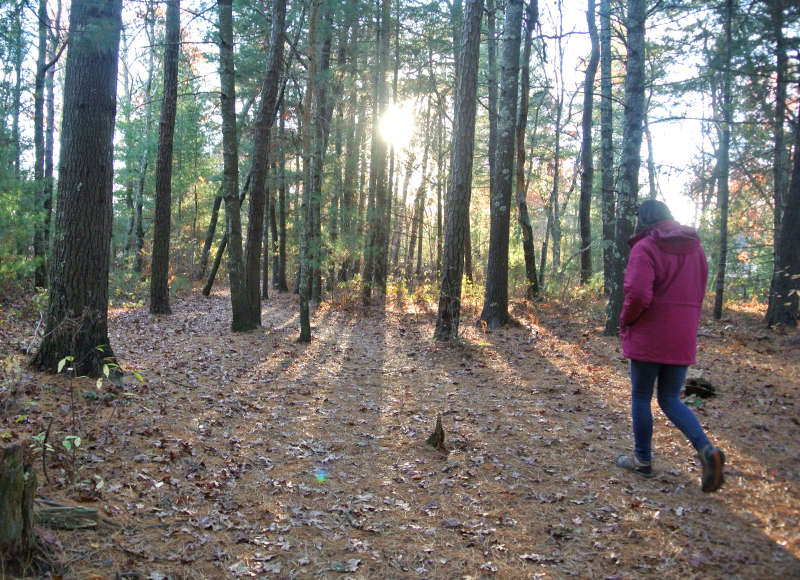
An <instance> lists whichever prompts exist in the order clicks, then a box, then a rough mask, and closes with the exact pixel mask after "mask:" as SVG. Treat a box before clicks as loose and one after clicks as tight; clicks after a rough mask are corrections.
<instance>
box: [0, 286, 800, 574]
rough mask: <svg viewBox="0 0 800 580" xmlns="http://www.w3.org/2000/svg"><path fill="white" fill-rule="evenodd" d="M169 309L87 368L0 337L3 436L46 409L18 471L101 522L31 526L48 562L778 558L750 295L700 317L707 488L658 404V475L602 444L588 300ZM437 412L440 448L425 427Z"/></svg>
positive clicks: (594, 567)
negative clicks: (233, 313)
mask: <svg viewBox="0 0 800 580" xmlns="http://www.w3.org/2000/svg"><path fill="white" fill-rule="evenodd" d="M173 311H174V314H173V315H172V316H170V317H153V316H150V315H149V314H148V313H147V312H146V311H145V310H142V309H136V310H119V311H115V312H113V313H112V319H111V331H112V337H111V338H112V346H113V347H114V349H115V352H116V354H117V356H118V357H119V359H120V361H122V364H123V367H124V369H126V370H127V371H137V372H138V373H140V374H141V375H142V377H143V379H144V382H143V383H139V382H138V381H137V380H136V379H135V378H134V377H133V376H132V374H131V373H130V372H129V373H128V374H127V375H126V377H125V380H124V383H123V384H122V385H120V386H114V387H112V386H111V385H110V383H106V384H104V385H103V386H102V387H101V389H100V390H99V391H98V390H97V387H96V386H95V382H94V381H90V380H88V379H79V378H75V379H71V380H70V379H69V378H68V377H66V376H50V375H43V374H38V373H33V372H31V371H29V370H28V369H26V368H25V367H24V361H23V357H22V355H20V354H17V355H15V356H12V357H9V358H7V360H6V370H5V371H3V372H4V373H5V374H3V375H2V377H3V382H2V386H0V389H2V391H0V396H2V401H1V402H2V405H3V407H2V408H3V416H2V423H0V437H2V439H3V442H14V441H22V442H25V443H26V444H27V442H28V441H30V437H31V436H32V435H37V434H39V433H42V432H45V431H46V429H47V427H48V425H50V435H49V442H50V444H51V445H52V446H53V450H52V451H49V452H48V453H47V454H46V455H45V465H46V467H47V471H48V474H47V475H48V476H49V479H50V481H49V483H48V482H47V481H46V478H45V475H44V473H42V471H43V469H42V463H41V454H37V455H36V458H35V462H36V463H35V465H36V468H37V470H38V476H39V480H40V482H42V485H41V486H40V489H39V495H40V496H41V497H43V498H48V499H51V500H57V501H59V502H62V503H67V504H81V505H85V506H90V507H96V508H98V509H99V511H100V513H101V514H102V515H104V516H105V517H107V518H108V519H110V520H112V521H113V522H114V523H115V524H116V526H108V525H102V526H101V527H100V528H99V529H96V530H92V529H89V530H77V531H59V532H55V533H53V532H43V533H42V537H43V539H44V540H46V541H48V542H49V544H50V545H52V546H54V551H55V552H59V553H60V555H59V556H57V557H56V562H55V564H56V566H55V568H54V570H53V576H54V577H55V576H62V577H66V578H114V577H117V578H129V579H132V578H141V579H144V578H152V579H161V578H237V577H254V576H257V577H266V578H269V577H275V578H341V577H352V578H486V577H491V576H497V577H499V578H565V577H580V578H664V577H667V578H708V577H713V578H729V577H740V578H776V577H787V578H788V577H797V576H800V515H798V514H800V443H798V442H800V425H798V411H800V401H798V393H800V388H798V387H800V382H799V381H798V376H799V375H800V353H798V349H797V347H796V346H792V344H791V337H790V336H782V335H780V334H776V333H773V332H770V331H767V330H765V329H763V327H762V326H761V323H760V319H759V316H760V315H759V313H758V312H747V311H742V312H731V313H730V318H729V319H728V320H725V321H722V322H712V321H710V320H708V319H704V321H703V324H702V328H701V333H700V334H701V337H700V346H699V353H698V365H697V369H698V370H700V371H702V373H703V377H704V378H705V379H706V380H709V381H710V382H711V383H713V384H714V385H715V386H716V387H717V391H718V396H717V397H715V398H713V399H709V400H707V401H705V402H703V404H702V406H701V407H699V408H698V409H697V410H696V412H697V413H698V415H699V417H700V419H701V422H702V423H703V424H704V426H706V427H707V429H708V431H709V435H710V437H711V439H712V441H714V442H715V443H716V444H718V445H719V446H720V447H722V448H723V449H724V450H725V453H726V455H727V458H728V465H727V467H726V484H725V486H724V487H723V489H722V490H721V491H720V492H718V493H716V494H711V495H708V494H703V493H702V492H701V491H700V486H699V474H700V466H699V462H698V461H697V460H696V459H695V456H694V453H693V451H692V450H691V447H690V445H689V444H688V443H687V442H686V441H685V440H684V439H683V437H682V435H681V434H680V433H679V432H678V431H677V430H676V429H674V428H673V427H671V426H669V425H668V422H667V420H666V418H665V417H664V416H663V415H662V414H661V412H660V411H655V417H656V424H655V437H654V446H655V451H656V457H655V464H654V467H655V469H656V470H657V471H658V473H659V476H658V477H656V478H654V479H652V480H644V479H639V478H637V477H636V476H635V475H632V474H629V473H627V472H622V471H620V470H619V469H618V468H616V467H615V466H614V459H615V457H616V455H617V454H618V453H621V452H625V451H628V450H629V449H630V447H631V445H632V443H631V434H630V419H629V414H628V407H629V394H628V389H629V387H628V381H627V362H626V361H625V360H623V359H622V358H621V355H620V352H619V346H618V342H617V341H616V339H611V338H607V337H604V336H602V317H601V313H600V309H599V305H595V306H594V307H586V306H581V307H577V306H575V305H572V306H560V305H554V304H550V305H544V304H535V305H533V304H527V303H519V304H515V305H514V311H513V314H514V315H515V317H516V318H517V320H519V321H520V322H521V323H522V324H521V325H520V326H517V327H510V328H507V329H503V330H500V331H496V332H490V333H486V332H483V331H482V330H481V329H480V328H479V327H474V326H470V325H468V322H469V321H471V318H470V316H473V314H474V313H467V315H466V316H465V317H464V320H463V323H462V326H463V330H462V336H461V338H460V340H458V341H456V342H455V343H454V344H451V345H444V346H442V345H439V344H437V343H435V342H433V340H432V336H433V323H434V316H433V314H432V313H431V312H430V311H429V310H426V309H424V308H418V307H417V306H397V305H391V306H388V307H387V308H386V310H385V311H381V310H377V309H376V310H373V311H371V312H363V311H359V310H356V309H351V308H347V307H342V305H341V304H339V305H338V306H337V307H334V306H333V302H331V303H326V304H323V305H322V306H321V307H320V308H319V309H318V310H317V312H316V313H315V317H314V321H313V336H314V341H313V342H312V343H311V344H310V345H299V344H297V343H296V342H295V339H296V337H297V335H298V318H297V314H296V313H297V307H296V303H295V298H294V297H292V296H273V297H272V298H271V299H270V300H269V301H268V302H266V303H265V306H264V316H263V321H264V328H263V329H262V330H261V331H258V332H251V333H246V334H233V333H231V332H229V330H228V328H229V326H230V320H229V301H228V298H227V297H226V296H225V295H223V294H215V295H213V296H212V297H211V298H208V299H204V298H202V297H201V296H199V295H193V296H191V297H187V298H185V299H180V300H177V301H174V302H173ZM0 318H2V320H0V322H2V327H3V330H1V331H0V341H1V342H0V353H8V354H12V353H13V352H15V350H14V349H15V348H17V347H18V346H20V345H22V346H26V345H28V344H29V343H30V340H31V336H32V333H33V327H34V325H35V319H33V318H31V316H30V312H27V311H25V310H24V309H23V308H17V310H16V311H14V309H13V308H12V307H11V306H8V307H4V308H3V311H2V312H0ZM473 318H474V316H473ZM16 352H18V351H16ZM17 363H22V364H21V365H20V366H17ZM70 389H72V391H73V396H74V403H71V398H70ZM438 415H441V417H442V423H443V427H444V431H445V433H446V446H447V450H448V453H443V452H441V451H439V450H436V449H433V448H432V447H431V446H429V445H426V444H425V441H426V438H427V437H428V436H429V434H430V433H431V430H432V428H433V425H434V423H435V421H436V417H437V416H438ZM69 434H74V435H78V436H80V437H81V440H82V441H81V445H80V446H79V447H78V448H77V449H76V450H75V452H74V454H73V453H70V452H69V451H67V450H66V449H65V448H64V447H63V444H62V441H63V439H64V438H65V437H66V435H69ZM32 451H35V449H34V450H32Z"/></svg>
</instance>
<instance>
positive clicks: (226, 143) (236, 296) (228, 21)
mask: <svg viewBox="0 0 800 580" xmlns="http://www.w3.org/2000/svg"><path fill="white" fill-rule="evenodd" d="M218 4H219V53H220V56H219V60H220V64H219V74H220V83H221V90H220V113H221V115H222V148H223V153H222V159H223V170H222V173H223V178H222V197H223V199H224V200H225V222H226V226H227V232H228V278H229V280H230V287H231V308H232V310H233V322H232V324H231V329H232V330H233V331H234V332H239V331H243V330H251V329H252V328H253V327H252V324H251V323H250V320H249V317H248V304H247V291H246V288H245V277H244V263H243V259H242V220H241V214H240V210H239V196H238V189H239V145H238V142H237V137H236V133H237V131H236V80H235V77H234V74H235V73H234V66H233V0H218Z"/></svg>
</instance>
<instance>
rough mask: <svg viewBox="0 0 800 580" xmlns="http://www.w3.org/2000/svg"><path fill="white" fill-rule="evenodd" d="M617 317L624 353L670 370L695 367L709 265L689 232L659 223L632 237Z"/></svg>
mask: <svg viewBox="0 0 800 580" xmlns="http://www.w3.org/2000/svg"><path fill="white" fill-rule="evenodd" d="M628 244H629V245H630V246H631V254H630V258H629V259H628V267H627V270H626V271H625V285H624V287H623V291H624V293H625V302H624V303H623V305H622V314H621V315H620V335H621V338H622V354H623V355H624V356H625V357H626V358H629V359H632V360H638V361H643V362H656V363H662V364H672V365H691V364H694V362H695V350H696V347H697V325H698V323H699V321H700V309H701V306H702V303H703V296H704V295H705V290H706V281H707V280H708V263H707V262H706V255H705V252H703V248H702V247H701V246H700V238H698V237H697V232H695V230H693V229H692V228H689V227H686V226H682V225H680V224H679V223H678V222H676V221H673V220H664V221H661V222H658V223H657V224H656V225H655V226H653V227H652V228H650V229H648V230H645V231H643V232H641V233H639V234H637V235H635V236H634V237H632V238H631V239H630V240H629V241H628Z"/></svg>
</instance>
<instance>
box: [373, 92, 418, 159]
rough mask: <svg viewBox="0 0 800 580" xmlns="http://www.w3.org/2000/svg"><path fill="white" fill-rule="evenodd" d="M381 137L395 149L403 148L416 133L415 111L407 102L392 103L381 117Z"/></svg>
mask: <svg viewBox="0 0 800 580" xmlns="http://www.w3.org/2000/svg"><path fill="white" fill-rule="evenodd" d="M380 130H381V137H383V138H384V139H385V140H386V142H387V143H388V144H389V145H391V146H393V147H394V148H395V149H402V148H403V147H405V146H406V145H408V144H409V142H410V141H411V137H412V135H413V134H414V111H413V110H412V109H411V107H410V106H409V105H407V104H400V103H392V104H391V105H389V107H388V108H387V109H386V112H385V113H384V114H383V117H382V118H381V126H380Z"/></svg>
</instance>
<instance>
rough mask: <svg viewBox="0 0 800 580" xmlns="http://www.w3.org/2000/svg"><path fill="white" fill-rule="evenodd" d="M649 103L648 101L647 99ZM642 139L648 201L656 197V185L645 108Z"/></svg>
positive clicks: (648, 123)
mask: <svg viewBox="0 0 800 580" xmlns="http://www.w3.org/2000/svg"><path fill="white" fill-rule="evenodd" d="M648 102H649V99H648ZM643 128H644V137H645V140H646V141H647V185H648V186H649V188H650V194H649V198H650V199H655V198H656V197H658V187H657V184H656V162H655V160H654V159H653V135H652V134H651V133H650V121H649V119H648V116H647V107H645V112H644V125H643Z"/></svg>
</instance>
